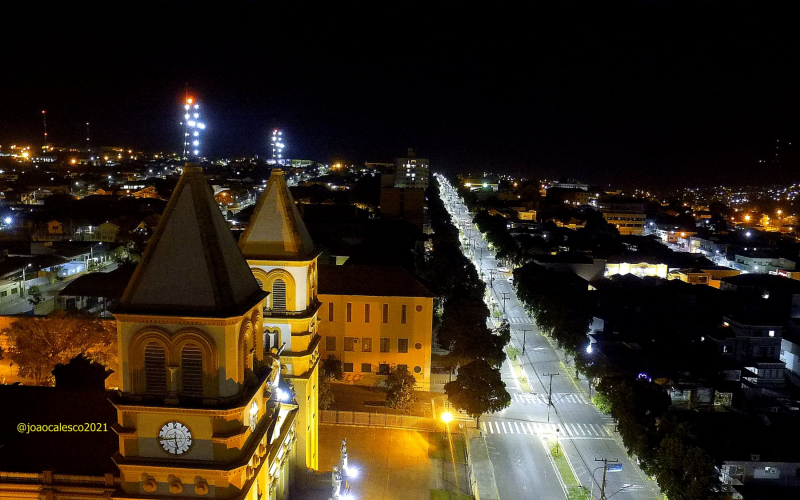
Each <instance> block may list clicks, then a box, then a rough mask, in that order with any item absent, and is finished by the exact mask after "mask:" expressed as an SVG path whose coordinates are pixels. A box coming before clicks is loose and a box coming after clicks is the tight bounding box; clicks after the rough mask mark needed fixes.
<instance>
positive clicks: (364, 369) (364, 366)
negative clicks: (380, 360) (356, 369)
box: [361, 363, 372, 373]
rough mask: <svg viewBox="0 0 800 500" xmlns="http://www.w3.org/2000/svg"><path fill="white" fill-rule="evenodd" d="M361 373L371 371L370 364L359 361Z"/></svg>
mask: <svg viewBox="0 0 800 500" xmlns="http://www.w3.org/2000/svg"><path fill="white" fill-rule="evenodd" d="M361 373H372V364H370V363H361Z"/></svg>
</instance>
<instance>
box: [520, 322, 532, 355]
mask: <svg viewBox="0 0 800 500" xmlns="http://www.w3.org/2000/svg"><path fill="white" fill-rule="evenodd" d="M521 330H522V354H525V334H526V333H528V332H532V331H533V330H531V329H530V328H521Z"/></svg>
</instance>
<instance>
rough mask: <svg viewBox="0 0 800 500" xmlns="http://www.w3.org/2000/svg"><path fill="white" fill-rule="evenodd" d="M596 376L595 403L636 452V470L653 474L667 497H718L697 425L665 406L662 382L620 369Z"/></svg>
mask: <svg viewBox="0 0 800 500" xmlns="http://www.w3.org/2000/svg"><path fill="white" fill-rule="evenodd" d="M589 369H590V370H594V369H595V368H594V366H592V367H590V368H589ZM606 369H608V367H606ZM599 379H600V382H599V383H598V385H597V392H598V396H596V398H598V399H601V400H602V403H601V404H600V405H598V406H599V407H601V408H606V409H607V411H609V412H610V413H611V415H613V416H614V419H615V420H616V421H617V428H618V430H619V433H620V436H622V440H623V442H624V444H625V448H626V449H627V450H628V453H629V454H632V455H635V456H636V457H638V459H639V463H640V466H641V468H642V470H644V471H645V472H646V473H647V474H649V475H651V476H654V477H655V478H656V480H657V481H658V485H659V487H660V488H661V491H663V492H664V494H665V495H666V496H667V497H668V498H670V500H711V499H718V498H720V497H719V495H718V487H719V479H718V476H717V473H716V471H715V468H714V465H715V464H714V460H713V458H712V457H711V455H710V454H709V453H708V452H707V451H706V450H705V448H704V446H703V445H702V443H701V442H700V436H699V433H698V431H697V429H695V428H694V427H693V426H692V425H691V424H689V423H688V422H686V421H685V420H684V419H683V418H681V417H683V416H684V415H682V414H680V413H677V412H674V411H670V397H669V395H668V394H667V393H666V391H665V390H664V388H663V387H661V386H660V385H658V384H656V383H653V382H649V381H647V380H644V379H640V380H631V379H630V378H626V377H624V376H621V375H610V374H606V375H605V376H599Z"/></svg>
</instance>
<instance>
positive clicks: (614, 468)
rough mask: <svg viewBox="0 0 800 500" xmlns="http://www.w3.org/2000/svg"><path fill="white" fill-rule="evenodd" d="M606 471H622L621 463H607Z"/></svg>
mask: <svg viewBox="0 0 800 500" xmlns="http://www.w3.org/2000/svg"><path fill="white" fill-rule="evenodd" d="M606 472H622V464H619V463H617V464H608V466H607V467H606Z"/></svg>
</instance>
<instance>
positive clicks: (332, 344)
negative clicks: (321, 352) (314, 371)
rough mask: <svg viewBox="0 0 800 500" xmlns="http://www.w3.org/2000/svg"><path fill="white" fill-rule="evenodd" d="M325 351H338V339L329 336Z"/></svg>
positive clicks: (326, 338) (326, 340)
mask: <svg viewBox="0 0 800 500" xmlns="http://www.w3.org/2000/svg"><path fill="white" fill-rule="evenodd" d="M325 350H326V351H335V350H336V337H334V336H332V335H328V336H327V337H325Z"/></svg>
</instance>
